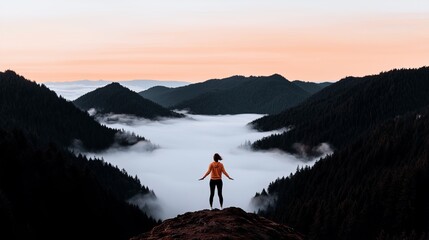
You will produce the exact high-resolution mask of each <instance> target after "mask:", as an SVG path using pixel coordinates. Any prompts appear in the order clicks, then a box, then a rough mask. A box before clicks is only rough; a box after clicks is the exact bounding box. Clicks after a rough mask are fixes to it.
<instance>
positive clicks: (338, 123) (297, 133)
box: [251, 67, 429, 153]
mask: <svg viewBox="0 0 429 240" xmlns="http://www.w3.org/2000/svg"><path fill="white" fill-rule="evenodd" d="M427 92H429V68H428V67H422V68H419V69H394V70H391V71H388V72H382V73H380V74H378V75H369V76H365V77H359V78H357V77H347V78H344V79H342V80H340V81H338V82H336V83H334V84H332V85H330V86H329V87H326V88H324V89H322V90H321V91H319V92H318V93H316V94H314V95H312V96H311V97H309V98H308V99H307V100H305V101H304V102H303V103H301V104H300V105H298V106H296V107H293V108H291V109H288V110H286V111H284V112H282V113H280V114H277V115H271V116H265V117H262V118H260V119H257V120H255V121H253V122H252V123H251V125H252V126H253V127H254V128H255V129H258V130H260V131H269V130H273V129H279V128H290V129H291V130H290V131H288V132H286V133H283V134H280V135H272V136H269V137H266V138H263V139H261V140H258V141H256V142H255V143H254V144H253V147H254V148H255V149H272V148H278V149H281V150H284V151H287V152H292V153H297V150H296V149H295V148H294V144H295V143H299V144H301V145H304V146H306V147H307V149H309V151H310V152H311V149H312V148H314V146H317V145H319V144H321V143H324V142H327V143H329V144H331V145H333V147H334V148H342V147H343V146H345V145H346V144H347V143H348V142H350V140H353V139H355V138H356V137H358V136H359V135H361V134H362V132H364V131H367V130H369V129H371V128H372V127H374V126H375V125H377V124H378V123H380V122H382V121H384V120H386V119H388V118H391V117H394V116H396V115H401V114H405V113H406V112H408V111H414V110H418V109H419V108H420V107H423V106H425V105H427V104H429V94H427Z"/></svg>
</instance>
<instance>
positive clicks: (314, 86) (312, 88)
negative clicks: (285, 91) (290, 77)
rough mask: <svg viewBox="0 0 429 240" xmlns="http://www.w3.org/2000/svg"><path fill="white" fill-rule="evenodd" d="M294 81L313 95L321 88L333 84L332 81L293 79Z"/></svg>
mask: <svg viewBox="0 0 429 240" xmlns="http://www.w3.org/2000/svg"><path fill="white" fill-rule="evenodd" d="M292 83H293V84H295V85H297V86H298V87H300V88H302V89H303V90H304V91H306V92H308V93H310V94H311V95H313V94H315V93H317V92H319V91H320V90H322V89H324V88H325V87H328V86H329V85H331V84H332V83H330V82H322V83H315V82H304V81H300V80H295V81H292Z"/></svg>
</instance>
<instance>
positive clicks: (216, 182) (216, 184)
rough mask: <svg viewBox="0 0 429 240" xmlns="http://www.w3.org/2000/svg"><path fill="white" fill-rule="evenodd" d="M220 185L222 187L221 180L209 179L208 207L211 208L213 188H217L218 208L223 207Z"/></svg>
mask: <svg viewBox="0 0 429 240" xmlns="http://www.w3.org/2000/svg"><path fill="white" fill-rule="evenodd" d="M222 185H223V183H222V179H218V180H213V179H210V207H212V206H213V197H214V192H215V187H217V195H218V196H219V202H220V207H222V205H223V197H222Z"/></svg>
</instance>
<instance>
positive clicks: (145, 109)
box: [73, 83, 183, 119]
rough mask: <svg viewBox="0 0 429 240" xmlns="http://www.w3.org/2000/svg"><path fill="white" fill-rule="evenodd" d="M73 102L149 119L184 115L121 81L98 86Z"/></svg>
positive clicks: (98, 110) (85, 108) (108, 111)
mask: <svg viewBox="0 0 429 240" xmlns="http://www.w3.org/2000/svg"><path fill="white" fill-rule="evenodd" d="M73 103H74V104H75V105H76V106H77V107H79V108H80V109H82V110H83V111H88V110H89V109H91V108H94V109H95V110H96V111H97V113H102V114H107V113H116V114H131V115H135V116H138V117H142V118H147V119H156V118H160V117H182V116H183V115H181V114H178V113H175V112H173V111H170V110H168V109H165V108H163V107H162V106H160V105H158V104H156V103H154V102H152V101H150V100H147V99H145V98H143V97H142V96H140V95H139V94H138V93H136V92H133V91H131V90H130V89H128V88H126V87H123V86H121V85H120V84H119V83H110V84H108V85H106V86H104V87H101V88H97V89H96V90H94V91H92V92H89V93H87V94H85V95H83V96H81V97H79V98H78V99H76V100H75V101H73Z"/></svg>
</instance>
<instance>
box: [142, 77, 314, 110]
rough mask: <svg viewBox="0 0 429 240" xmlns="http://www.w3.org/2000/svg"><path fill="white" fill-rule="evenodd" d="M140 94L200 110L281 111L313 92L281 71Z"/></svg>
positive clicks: (170, 104) (161, 88) (151, 90)
mask: <svg viewBox="0 0 429 240" xmlns="http://www.w3.org/2000/svg"><path fill="white" fill-rule="evenodd" d="M304 85H305V84H304ZM140 94H141V95H142V96H144V97H146V98H148V99H150V100H152V101H155V102H157V103H159V104H161V105H163V106H166V107H170V108H177V109H187V110H189V111H190V112H192V113H197V114H238V113H279V112H281V111H283V110H285V109H287V108H290V107H293V106H296V105H297V104H299V103H300V102H302V101H303V100H305V99H306V98H308V97H309V96H310V95H311V94H310V93H309V92H307V91H305V90H303V89H302V88H301V87H298V86H297V85H296V84H294V83H292V82H290V81H288V80H287V79H285V78H284V77H282V76H281V75H278V74H274V75H272V76H268V77H254V76H251V77H244V76H233V77H229V78H224V79H213V80H208V81H205V82H202V83H196V84H191V85H188V86H184V87H179V88H165V87H155V88H152V89H148V90H147V91H143V92H141V93H140Z"/></svg>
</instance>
